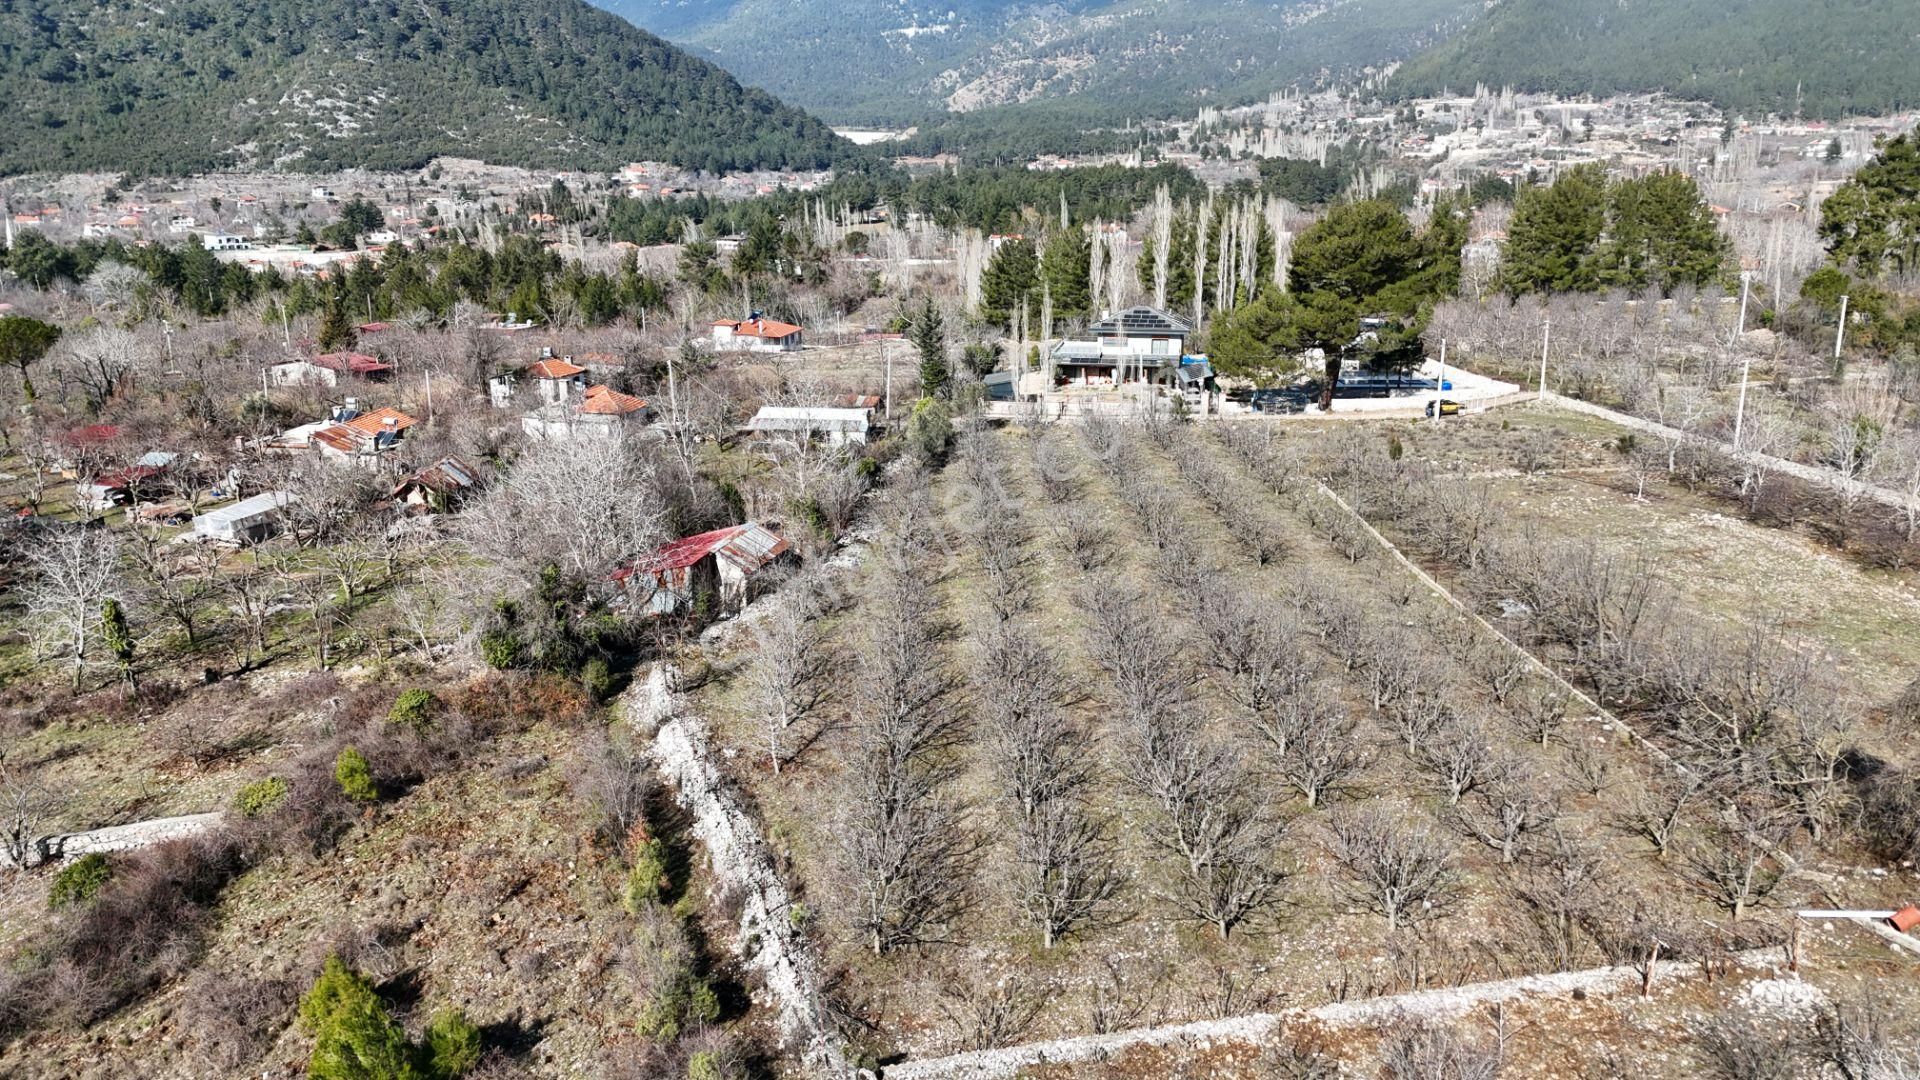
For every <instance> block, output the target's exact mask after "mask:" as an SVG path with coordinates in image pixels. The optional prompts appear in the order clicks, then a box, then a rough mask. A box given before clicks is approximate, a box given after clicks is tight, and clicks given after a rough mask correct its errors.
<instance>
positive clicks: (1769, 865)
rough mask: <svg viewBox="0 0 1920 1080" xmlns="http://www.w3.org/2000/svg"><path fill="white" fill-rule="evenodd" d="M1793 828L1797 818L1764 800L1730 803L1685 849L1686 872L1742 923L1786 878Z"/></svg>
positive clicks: (1683, 865) (1748, 797)
mask: <svg viewBox="0 0 1920 1080" xmlns="http://www.w3.org/2000/svg"><path fill="white" fill-rule="evenodd" d="M1793 827H1794V820H1793V818H1792V816H1790V815H1789V814H1788V813H1786V812H1784V811H1783V810H1782V809H1781V808H1780V807H1779V806H1776V805H1774V804H1772V803H1770V802H1768V801H1766V800H1764V799H1762V798H1760V797H1758V796H1755V795H1744V796H1741V797H1737V798H1734V799H1730V800H1728V801H1727V802H1726V803H1725V804H1724V808H1723V811H1722V813H1720V814H1716V815H1714V816H1712V817H1710V818H1709V819H1708V823H1707V827H1706V829H1705V830H1704V832H1703V835H1701V836H1700V837H1699V838H1697V839H1695V840H1693V841H1692V842H1691V843H1689V844H1687V845H1686V847H1685V848H1684V849H1683V851H1682V854H1683V856H1684V857H1683V858H1682V859H1681V870H1682V872H1683V873H1684V874H1685V875H1686V877H1687V879H1688V880H1689V881H1690V882H1691V883H1692V884H1693V886H1694V887H1695V888H1696V889H1697V890H1698V891H1699V892H1700V894H1701V895H1703V896H1705V897H1706V898H1707V899H1709V900H1711V901H1713V902H1714V903H1715V904H1718V905H1719V906H1720V907H1721V908H1723V909H1725V910H1726V911H1727V912H1728V914H1730V915H1732V916H1733V918H1734V920H1735V921H1739V920H1740V919H1744V918H1746V916H1747V909H1748V908H1749V907H1751V906H1752V905H1754V904H1756V903H1759V902H1761V901H1763V900H1765V899H1766V898H1767V897H1768V896H1771V895H1772V894H1773V891H1774V889H1776V888H1778V887H1779V885H1780V883H1781V882H1782V881H1784V880H1785V879H1786V873H1787V870H1786V864H1785V863H1784V862H1783V861H1782V859H1781V857H1780V856H1781V852H1782V849H1783V847H1784V845H1785V844H1786V842H1787V840H1788V838H1789V837H1790V836H1791V835H1792V833H1793Z"/></svg>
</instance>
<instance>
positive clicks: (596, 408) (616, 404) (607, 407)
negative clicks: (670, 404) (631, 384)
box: [580, 383, 647, 416]
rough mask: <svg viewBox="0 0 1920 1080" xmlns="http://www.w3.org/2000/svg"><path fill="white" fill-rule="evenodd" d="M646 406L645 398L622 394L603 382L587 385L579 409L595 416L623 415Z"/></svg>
mask: <svg viewBox="0 0 1920 1080" xmlns="http://www.w3.org/2000/svg"><path fill="white" fill-rule="evenodd" d="M646 407H647V401H646V399H645V398H637V397H634V396H633V395H632V394H623V393H621V392H620V391H618V390H615V389H614V388H612V387H610V386H607V385H605V384H604V383H603V384H599V385H595V386H589V387H587V396H586V397H585V398H583V399H581V401H580V411H581V412H583V413H591V414H593V415H595V416H625V415H627V414H628V413H636V412H639V411H640V410H642V409H644V408H646Z"/></svg>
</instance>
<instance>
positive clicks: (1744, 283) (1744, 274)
mask: <svg viewBox="0 0 1920 1080" xmlns="http://www.w3.org/2000/svg"><path fill="white" fill-rule="evenodd" d="M1752 283H1753V272H1752V271H1750V270H1742V271H1740V321H1739V322H1737V323H1734V324H1733V336H1732V337H1730V338H1728V339H1727V344H1728V346H1732V345H1733V344H1734V343H1735V342H1737V341H1739V340H1740V335H1741V334H1744V333H1746V332H1747V293H1748V292H1749V291H1750V289H1751V287H1752Z"/></svg>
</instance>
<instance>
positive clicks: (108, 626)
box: [100, 597, 140, 694]
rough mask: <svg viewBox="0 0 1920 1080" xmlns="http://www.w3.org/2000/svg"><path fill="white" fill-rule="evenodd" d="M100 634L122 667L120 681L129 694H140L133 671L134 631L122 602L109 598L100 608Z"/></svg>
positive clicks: (138, 683) (137, 681)
mask: <svg viewBox="0 0 1920 1080" xmlns="http://www.w3.org/2000/svg"><path fill="white" fill-rule="evenodd" d="M100 634H101V637H102V638H104V639H105V641H106V646H107V651H108V652H110V653H112V654H113V658H114V660H115V661H116V662H118V663H119V665H120V681H122V682H124V683H126V684H127V692H128V693H131V694H138V693H139V692H140V682H139V679H138V678H137V677H136V676H135V675H134V671H133V649H134V640H133V629H132V628H131V627H129V626H128V625H127V613H126V609H124V608H122V607H121V606H120V601H118V600H116V599H114V598H113V597H108V598H107V599H106V602H105V603H103V604H102V605H101V606H100Z"/></svg>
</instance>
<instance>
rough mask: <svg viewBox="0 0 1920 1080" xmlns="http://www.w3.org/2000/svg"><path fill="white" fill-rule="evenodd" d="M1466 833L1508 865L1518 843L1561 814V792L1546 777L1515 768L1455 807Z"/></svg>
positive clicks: (1547, 826) (1516, 853)
mask: <svg viewBox="0 0 1920 1080" xmlns="http://www.w3.org/2000/svg"><path fill="white" fill-rule="evenodd" d="M1455 812H1456V814H1457V815H1458V817H1459V819H1460V822H1461V825H1462V827H1464V828H1465V829H1466V831H1467V834H1468V835H1469V836H1471V837H1473V838H1474V839H1476V840H1478V841H1480V842H1481V843H1483V844H1485V845H1487V846H1488V847H1490V848H1492V849H1493V850H1495V851H1497V852H1499V853H1500V861H1501V862H1503V863H1509V864H1511V863H1512V862H1513V861H1514V860H1515V859H1516V858H1518V857H1519V854H1520V845H1521V842H1522V841H1524V840H1525V839H1527V838H1528V837H1530V836H1532V835H1533V834H1535V833H1538V832H1540V831H1542V830H1544V829H1547V828H1549V827H1551V826H1552V825H1553V823H1554V822H1555V820H1557V819H1558V817H1559V814H1560V793H1559V792H1558V791H1557V790H1555V789H1554V788H1553V786H1552V784H1551V783H1550V782H1549V781H1548V780H1547V779H1546V778H1545V777H1541V776H1537V775H1533V774H1530V773H1528V772H1525V771H1522V770H1517V769H1516V770H1515V771H1513V772H1510V773H1508V774H1507V775H1505V776H1502V777H1501V778H1499V779H1498V780H1496V781H1494V782H1493V783H1491V784H1488V785H1486V786H1485V787H1481V788H1477V789H1475V790H1474V792H1473V795H1472V797H1470V798H1468V799H1466V800H1465V801H1464V802H1461V803H1458V804H1456V806H1455Z"/></svg>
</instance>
